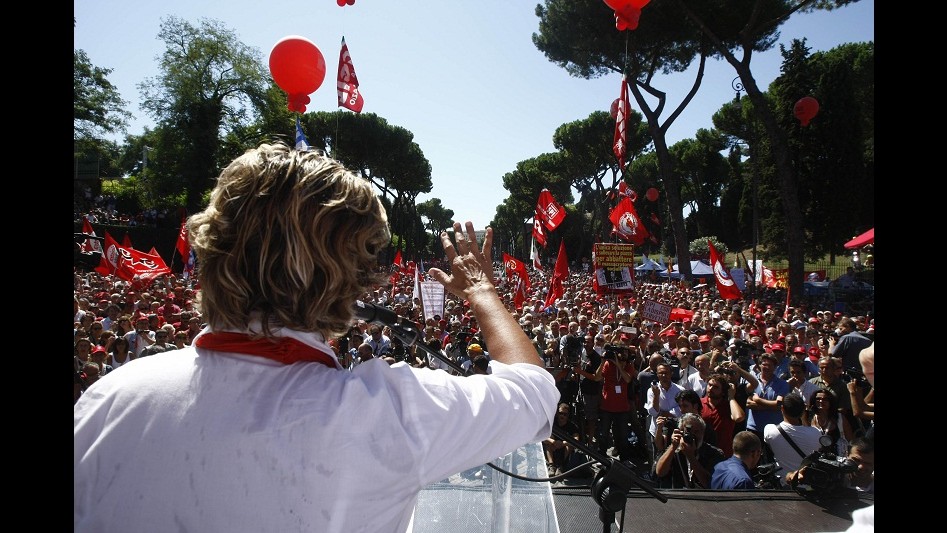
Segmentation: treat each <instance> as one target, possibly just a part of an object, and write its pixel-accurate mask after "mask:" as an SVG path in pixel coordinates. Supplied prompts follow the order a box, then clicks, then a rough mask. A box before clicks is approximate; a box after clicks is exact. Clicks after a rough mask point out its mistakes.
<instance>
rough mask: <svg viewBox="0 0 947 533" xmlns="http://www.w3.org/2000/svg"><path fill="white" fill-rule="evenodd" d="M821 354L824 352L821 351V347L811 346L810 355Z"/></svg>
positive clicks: (816, 355) (817, 355)
mask: <svg viewBox="0 0 947 533" xmlns="http://www.w3.org/2000/svg"><path fill="white" fill-rule="evenodd" d="M820 355H822V352H820V351H819V349H818V348H816V347H815V346H813V347H812V348H809V356H810V357H819V356H820Z"/></svg>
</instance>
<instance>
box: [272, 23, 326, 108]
mask: <svg viewBox="0 0 947 533" xmlns="http://www.w3.org/2000/svg"><path fill="white" fill-rule="evenodd" d="M270 74H271V75H272V76H273V81H274V82H276V85H279V87H280V89H283V91H285V92H286V94H287V96H288V97H289V106H288V107H289V109H290V111H300V112H305V111H306V104H308V103H309V96H308V95H310V94H312V93H314V92H316V90H317V89H318V88H319V86H321V85H322V82H323V80H325V77H326V60H325V58H324V57H322V52H320V51H319V48H317V47H316V45H315V44H313V43H312V41H310V40H309V39H306V38H305V37H300V36H298V35H290V36H288V37H283V38H282V39H280V41H279V42H278V43H276V44H275V45H274V46H273V49H272V50H271V51H270ZM304 97H305V101H303V98H304ZM300 107H301V108H302V109H301V110H300V109H299V108H300ZM294 108H295V109H294Z"/></svg>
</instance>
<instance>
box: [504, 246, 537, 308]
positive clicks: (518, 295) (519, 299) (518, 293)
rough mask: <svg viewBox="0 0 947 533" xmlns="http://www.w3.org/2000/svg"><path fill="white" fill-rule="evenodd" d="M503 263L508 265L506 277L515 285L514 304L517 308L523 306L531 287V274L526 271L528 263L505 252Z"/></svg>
mask: <svg viewBox="0 0 947 533" xmlns="http://www.w3.org/2000/svg"><path fill="white" fill-rule="evenodd" d="M503 265H504V266H506V279H507V281H509V282H510V283H512V284H513V285H514V287H516V288H515V290H514V293H513V305H514V306H516V308H517V309H522V308H523V302H524V301H526V291H528V290H529V288H530V283H529V274H528V273H527V272H526V263H524V262H522V261H520V260H519V259H517V258H515V257H513V256H512V255H510V254H508V253H506V252H504V253H503Z"/></svg>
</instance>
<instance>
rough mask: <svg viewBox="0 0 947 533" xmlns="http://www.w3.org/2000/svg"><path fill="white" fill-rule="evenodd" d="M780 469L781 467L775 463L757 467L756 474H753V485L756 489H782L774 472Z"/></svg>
mask: <svg viewBox="0 0 947 533" xmlns="http://www.w3.org/2000/svg"><path fill="white" fill-rule="evenodd" d="M782 469H783V467H781V466H779V463H777V462H772V463H767V464H763V465H757V467H756V472H754V473H753V483H755V484H756V488H758V489H778V488H780V487H782V483H780V481H779V476H778V475H776V472H779V471H780V470H782Z"/></svg>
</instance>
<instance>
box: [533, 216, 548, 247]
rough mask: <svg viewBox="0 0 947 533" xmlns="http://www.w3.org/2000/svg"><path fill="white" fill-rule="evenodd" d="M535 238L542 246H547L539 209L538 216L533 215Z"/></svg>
mask: <svg viewBox="0 0 947 533" xmlns="http://www.w3.org/2000/svg"><path fill="white" fill-rule="evenodd" d="M533 238H534V239H536V242H538V243H539V245H540V246H546V232H545V231H543V223H542V215H541V214H540V213H539V208H538V207H537V208H536V214H535V215H533Z"/></svg>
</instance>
